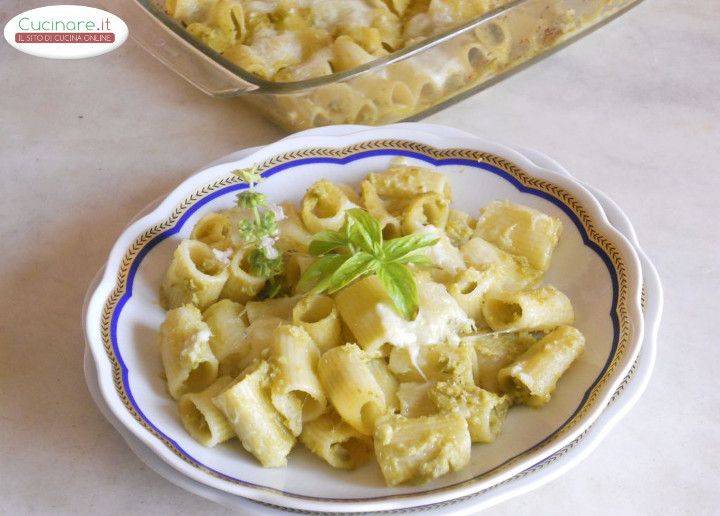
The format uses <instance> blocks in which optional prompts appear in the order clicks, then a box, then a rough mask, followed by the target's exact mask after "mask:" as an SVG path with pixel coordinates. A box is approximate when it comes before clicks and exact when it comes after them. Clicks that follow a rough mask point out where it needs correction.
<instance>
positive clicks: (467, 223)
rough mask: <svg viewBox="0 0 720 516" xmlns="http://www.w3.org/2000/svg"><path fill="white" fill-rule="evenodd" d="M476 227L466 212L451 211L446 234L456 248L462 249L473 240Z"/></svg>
mask: <svg viewBox="0 0 720 516" xmlns="http://www.w3.org/2000/svg"><path fill="white" fill-rule="evenodd" d="M474 225H475V221H474V220H472V219H471V218H470V215H468V214H467V213H465V212H464V211H460V210H450V212H449V213H448V221H447V224H446V225H445V233H446V234H447V236H448V238H450V242H451V243H452V244H453V245H454V246H457V247H461V246H462V245H463V244H464V243H465V242H467V241H468V240H470V239H471V238H472V235H473V233H474V229H473V227H474Z"/></svg>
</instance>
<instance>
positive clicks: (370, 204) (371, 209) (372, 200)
mask: <svg viewBox="0 0 720 516" xmlns="http://www.w3.org/2000/svg"><path fill="white" fill-rule="evenodd" d="M360 194H361V196H362V202H363V205H364V206H365V209H366V210H367V211H368V213H369V214H370V215H372V216H373V218H375V219H376V220H377V221H378V222H379V223H380V227H381V228H382V232H383V236H384V237H385V238H395V237H398V236H400V219H398V217H396V216H394V215H391V214H390V212H389V211H388V210H387V208H386V207H385V204H384V203H383V200H382V199H381V198H380V196H379V195H378V193H377V190H376V189H375V185H373V184H372V183H371V182H370V181H368V180H365V181H363V182H362V183H361V184H360Z"/></svg>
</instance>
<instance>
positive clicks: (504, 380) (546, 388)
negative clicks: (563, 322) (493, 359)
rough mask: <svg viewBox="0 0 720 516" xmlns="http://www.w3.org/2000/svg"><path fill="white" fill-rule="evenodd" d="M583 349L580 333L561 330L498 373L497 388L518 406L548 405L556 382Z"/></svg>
mask: <svg viewBox="0 0 720 516" xmlns="http://www.w3.org/2000/svg"><path fill="white" fill-rule="evenodd" d="M584 348H585V337H584V336H583V334H582V333H580V331H578V330H577V329H576V328H573V327H572V326H560V327H559V328H557V329H556V330H554V331H552V332H550V333H548V334H547V335H546V336H545V337H543V338H542V339H541V340H540V341H538V342H536V343H535V344H533V345H532V346H531V347H530V349H528V350H527V351H526V352H525V353H523V354H522V355H520V356H519V357H518V358H517V360H516V361H515V362H513V363H512V364H510V365H508V366H507V367H505V368H503V369H501V370H500V371H499V372H498V382H499V384H500V388H501V389H502V390H503V391H505V392H507V393H508V394H510V395H511V396H512V397H513V398H514V399H516V400H517V401H519V402H520V403H525V404H527V405H531V406H533V407H540V406H542V405H544V404H546V403H547V402H548V401H550V395H551V394H552V392H553V391H554V390H555V387H556V385H557V382H558V380H559V379H560V377H561V376H562V375H563V373H564V372H565V371H566V370H567V368H568V367H570V364H572V363H573V362H574V361H575V359H576V358H577V357H578V356H579V355H580V353H582V351H583V349H584Z"/></svg>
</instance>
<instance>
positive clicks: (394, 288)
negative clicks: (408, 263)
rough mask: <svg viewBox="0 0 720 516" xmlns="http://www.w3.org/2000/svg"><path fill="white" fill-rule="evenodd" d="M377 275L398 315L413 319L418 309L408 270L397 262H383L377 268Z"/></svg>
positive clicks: (412, 282) (416, 297)
mask: <svg viewBox="0 0 720 516" xmlns="http://www.w3.org/2000/svg"><path fill="white" fill-rule="evenodd" d="M377 275H378V278H379V279H380V282H381V283H382V284H383V287H385V291H386V292H387V293H388V295H389V296H390V299H392V301H393V303H394V304H395V308H396V309H397V311H398V312H399V313H400V315H402V316H403V317H404V318H405V319H408V320H412V319H414V318H415V315H416V314H417V311H418V292H417V285H416V284H415V278H413V276H412V274H410V271H409V270H407V268H406V267H405V266H404V265H400V264H399V263H384V264H383V265H382V266H381V267H379V268H378V271H377Z"/></svg>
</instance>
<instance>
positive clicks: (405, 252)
mask: <svg viewBox="0 0 720 516" xmlns="http://www.w3.org/2000/svg"><path fill="white" fill-rule="evenodd" d="M437 241H438V238H437V237H436V236H435V235H432V234H428V233H417V234H412V235H407V236H404V237H399V238H393V239H391V240H387V241H383V235H382V230H381V228H380V224H379V223H378V221H377V220H375V219H374V218H373V217H372V216H371V215H370V214H369V213H368V212H366V211H365V210H362V209H360V208H353V209H351V210H348V211H347V218H346V220H345V224H344V225H343V227H342V228H341V229H340V231H321V232H319V233H317V234H315V236H314V238H313V241H312V242H311V243H310V254H312V255H313V256H317V257H318V259H317V260H315V261H314V262H313V263H312V265H310V266H309V267H308V268H307V270H306V271H305V273H304V274H303V275H302V277H301V278H300V282H299V283H298V288H299V289H300V290H302V291H304V290H307V289H308V288H310V287H311V286H313V285H314V286H313V287H312V289H311V290H310V292H311V293H314V294H320V293H322V292H327V293H328V294H333V293H335V292H337V291H338V290H340V289H342V288H344V287H346V286H347V285H349V284H350V283H352V282H353V281H355V280H357V279H360V278H362V277H365V276H369V275H371V274H376V275H377V277H378V279H379V280H380V282H381V283H382V285H383V287H384V288H385V290H386V292H387V293H388V295H389V296H390V299H392V301H393V303H394V305H395V308H396V309H397V311H398V312H399V313H400V314H401V315H402V316H403V317H405V318H406V319H413V318H414V317H415V314H416V313H417V310H418V292H417V285H416V284H415V279H414V278H413V276H412V274H411V273H410V271H409V270H408V269H407V267H406V265H408V264H414V265H423V266H425V265H432V262H431V261H430V260H429V259H428V257H427V256H425V254H423V253H421V252H420V250H421V249H423V248H426V247H430V246H432V245H435V243H437Z"/></svg>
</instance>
